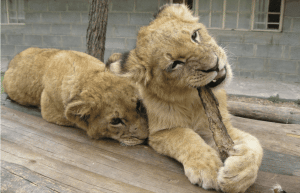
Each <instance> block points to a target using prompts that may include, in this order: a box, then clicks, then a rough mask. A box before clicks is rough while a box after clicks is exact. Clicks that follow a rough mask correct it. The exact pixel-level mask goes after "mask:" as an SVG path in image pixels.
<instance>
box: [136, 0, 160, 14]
mask: <svg viewBox="0 0 300 193" xmlns="http://www.w3.org/2000/svg"><path fill="white" fill-rule="evenodd" d="M135 11H137V12H139V11H140V12H157V11H158V0H154V1H149V0H137V1H136V7H135Z"/></svg>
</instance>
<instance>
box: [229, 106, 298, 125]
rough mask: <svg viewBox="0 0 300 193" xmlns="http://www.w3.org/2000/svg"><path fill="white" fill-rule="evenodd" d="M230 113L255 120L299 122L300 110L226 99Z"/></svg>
mask: <svg viewBox="0 0 300 193" xmlns="http://www.w3.org/2000/svg"><path fill="white" fill-rule="evenodd" d="M228 110H229V112H230V113H231V114H233V115H235V116H239V117H245V118H250V119H256V120H263V121H270V122H277V123H286V124H300V110H298V109H295V108H287V107H274V106H268V105H260V104H253V103H245V102H235V101H228Z"/></svg>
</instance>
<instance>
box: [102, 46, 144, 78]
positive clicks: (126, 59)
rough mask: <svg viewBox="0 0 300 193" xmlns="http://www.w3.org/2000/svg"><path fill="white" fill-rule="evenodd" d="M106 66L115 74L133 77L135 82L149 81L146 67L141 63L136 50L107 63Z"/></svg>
mask: <svg viewBox="0 0 300 193" xmlns="http://www.w3.org/2000/svg"><path fill="white" fill-rule="evenodd" d="M106 68H107V69H109V71H111V72H113V73H114V74H116V75H118V76H121V77H127V78H130V79H132V80H133V81H134V82H142V81H143V80H144V81H145V82H147V80H148V79H149V78H147V77H146V68H145V67H144V66H143V65H142V64H140V63H139V61H138V59H137V56H136V54H135V50H132V51H130V52H126V53H123V54H122V57H120V59H119V60H117V61H115V62H113V63H110V64H107V65H106Z"/></svg>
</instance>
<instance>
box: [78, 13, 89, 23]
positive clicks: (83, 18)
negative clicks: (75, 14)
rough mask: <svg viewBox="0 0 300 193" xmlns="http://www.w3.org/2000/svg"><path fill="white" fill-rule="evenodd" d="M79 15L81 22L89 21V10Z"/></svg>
mask: <svg viewBox="0 0 300 193" xmlns="http://www.w3.org/2000/svg"><path fill="white" fill-rule="evenodd" d="M80 15H81V23H83V24H88V23H89V12H82V13H80Z"/></svg>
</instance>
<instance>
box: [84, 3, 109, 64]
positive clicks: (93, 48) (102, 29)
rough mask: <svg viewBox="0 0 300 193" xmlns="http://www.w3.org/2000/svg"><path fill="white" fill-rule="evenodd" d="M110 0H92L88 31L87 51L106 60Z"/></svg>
mask: <svg viewBox="0 0 300 193" xmlns="http://www.w3.org/2000/svg"><path fill="white" fill-rule="evenodd" d="M109 1H110V0H92V2H91V4H90V13H89V26H88V28H87V33H86V44H87V53H88V54H89V55H92V56H94V57H96V58H98V59H100V60H101V61H102V62H103V61H104V51H105V40H106V27H107V17H108V5H109Z"/></svg>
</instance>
